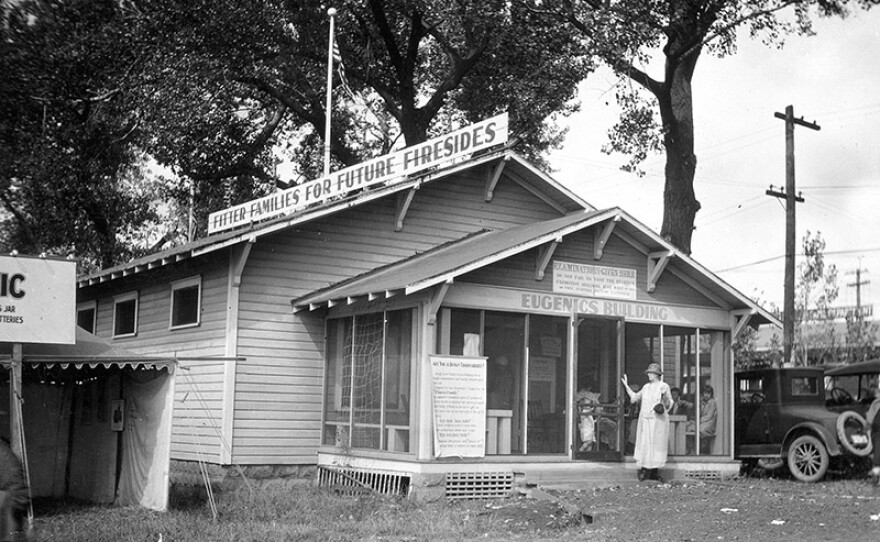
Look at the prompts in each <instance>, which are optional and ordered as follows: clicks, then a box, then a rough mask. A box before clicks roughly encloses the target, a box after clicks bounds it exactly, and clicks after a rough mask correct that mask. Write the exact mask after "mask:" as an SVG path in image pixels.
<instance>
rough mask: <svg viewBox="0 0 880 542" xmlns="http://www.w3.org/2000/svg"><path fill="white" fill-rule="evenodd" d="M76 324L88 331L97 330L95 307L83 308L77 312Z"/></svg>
mask: <svg viewBox="0 0 880 542" xmlns="http://www.w3.org/2000/svg"><path fill="white" fill-rule="evenodd" d="M76 325H78V326H79V327H81V328H83V329H84V330H86V331H88V332H89V333H94V332H95V309H94V308H88V309H81V310H78V311H77V312H76Z"/></svg>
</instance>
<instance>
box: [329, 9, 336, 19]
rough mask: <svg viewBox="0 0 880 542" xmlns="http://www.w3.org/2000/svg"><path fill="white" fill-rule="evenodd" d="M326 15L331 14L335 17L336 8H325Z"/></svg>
mask: <svg viewBox="0 0 880 542" xmlns="http://www.w3.org/2000/svg"><path fill="white" fill-rule="evenodd" d="M327 15H329V16H331V17H335V16H336V8H330V9H328V10H327Z"/></svg>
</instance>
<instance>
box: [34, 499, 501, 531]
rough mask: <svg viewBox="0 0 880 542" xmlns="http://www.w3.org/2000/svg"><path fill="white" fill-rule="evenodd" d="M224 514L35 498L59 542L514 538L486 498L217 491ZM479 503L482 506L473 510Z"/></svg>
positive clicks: (183, 505)
mask: <svg viewBox="0 0 880 542" xmlns="http://www.w3.org/2000/svg"><path fill="white" fill-rule="evenodd" d="M216 498H217V509H218V512H219V514H218V519H217V520H215V519H214V518H213V515H212V514H211V512H210V509H209V507H208V505H207V504H206V503H205V502H204V501H203V500H200V499H194V500H177V501H176V502H173V503H172V506H171V507H169V510H168V511H166V512H154V511H150V510H145V509H141V508H118V507H109V506H95V505H85V504H78V503H71V502H59V501H53V502H46V503H37V506H36V507H35V508H36V524H35V528H36V539H37V540H39V541H41V542H43V541H58V542H62V541H63V542H101V541H108V542H109V541H113V542H123V541H125V542H156V541H157V540H159V539H160V536H161V539H162V541H163V542H196V541H198V542H205V541H236V542H248V541H261V542H262V541H275V540H303V541H312V540H313V541H320V542H333V541H349V540H356V541H370V540H383V541H404V540H441V541H442V540H473V539H483V540H486V539H508V538H510V536H508V535H511V534H513V533H510V532H508V531H507V529H508V524H507V523H505V522H504V521H500V520H498V519H497V518H496V517H495V516H494V514H492V513H483V512H480V511H479V510H480V508H481V507H483V508H484V509H485V506H486V505H485V504H474V503H469V504H456V503H448V502H445V501H441V502H433V503H419V502H415V501H412V500H406V499H391V498H387V497H380V496H375V495H364V496H357V497H350V496H340V495H336V494H334V493H332V492H330V491H329V490H323V489H318V488H313V487H300V488H286V489H279V488H265V489H257V490H255V492H254V493H251V492H250V491H248V490H246V489H241V490H236V491H232V492H223V493H219V494H217V495H216ZM474 510H477V512H476V513H475V512H474Z"/></svg>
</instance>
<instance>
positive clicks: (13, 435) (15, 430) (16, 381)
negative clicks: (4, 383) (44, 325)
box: [9, 343, 24, 457]
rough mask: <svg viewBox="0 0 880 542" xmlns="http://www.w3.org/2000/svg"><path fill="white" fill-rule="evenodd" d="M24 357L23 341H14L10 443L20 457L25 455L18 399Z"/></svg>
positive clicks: (10, 393)
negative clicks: (23, 453)
mask: <svg viewBox="0 0 880 542" xmlns="http://www.w3.org/2000/svg"><path fill="white" fill-rule="evenodd" d="M22 359H23V356H22V353H21V343H13V345H12V364H11V365H10V368H9V443H10V444H11V446H12V451H13V452H15V455H17V456H18V457H24V456H22V454H21V452H22V448H23V443H22V442H21V403H20V402H19V400H18V397H19V395H20V394H21V363H22Z"/></svg>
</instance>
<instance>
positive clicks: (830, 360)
mask: <svg viewBox="0 0 880 542" xmlns="http://www.w3.org/2000/svg"><path fill="white" fill-rule="evenodd" d="M862 325H863V326H864V328H865V329H866V333H869V334H870V330H872V329H873V330H875V332H874V333H873V334H872V335H873V340H872V341H871V347H870V348H868V349H865V348H862V349H861V351H859V348H858V345H853V344H851V343H850V340H849V337H848V328H847V322H846V321H845V320H842V319H835V320H831V321H826V322H822V321H813V322H809V323H807V324H804V326H803V331H802V333H801V334H797V333H796V334H795V339H794V343H795V344H794V354H793V355H794V357H795V359H798V360H799V359H803V358H804V353H805V352H806V359H807V360H808V363H806V364H805V365H829V364H839V363H851V362H856V361H862V360H863V359H867V358H869V357H874V356H876V355H877V353H878V352H880V333H877V332H876V329H877V327H878V325H880V323H878V322H877V321H875V320H865V321H864V322H863V324H862ZM782 341H783V335H782V328H777V327H775V326H769V325H768V326H762V327H761V328H760V329H758V331H757V333H756V338H755V350H756V352H757V353H758V356H759V358H760V359H761V360H763V361H769V360H770V359H771V357H772V356H773V354H774V352H775V353H777V354H779V356H781V350H782V344H783V343H782Z"/></svg>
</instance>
